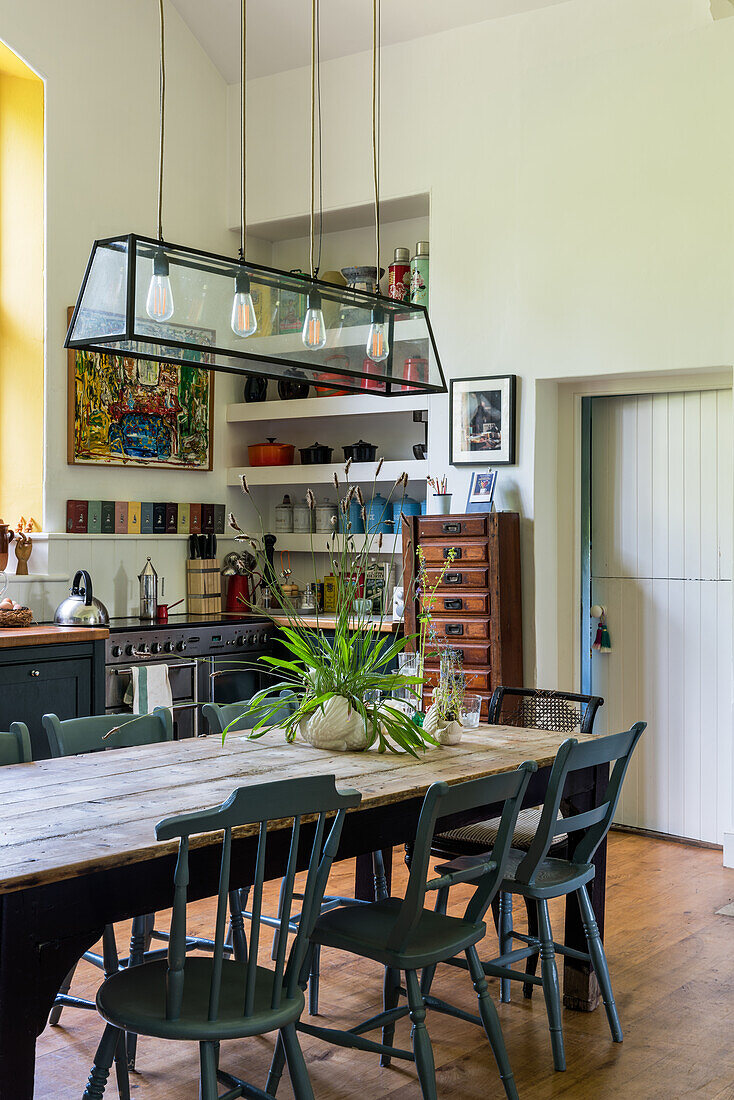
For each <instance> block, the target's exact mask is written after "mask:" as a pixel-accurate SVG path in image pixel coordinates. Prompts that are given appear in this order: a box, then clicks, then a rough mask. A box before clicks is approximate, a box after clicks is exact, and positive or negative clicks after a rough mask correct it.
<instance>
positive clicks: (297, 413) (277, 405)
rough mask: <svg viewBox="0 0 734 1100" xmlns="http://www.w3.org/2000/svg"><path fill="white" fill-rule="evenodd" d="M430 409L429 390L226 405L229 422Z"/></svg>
mask: <svg viewBox="0 0 734 1100" xmlns="http://www.w3.org/2000/svg"><path fill="white" fill-rule="evenodd" d="M414 411H416V412H427V411H428V395H427V394H424V393H422V394H409V395H408V396H407V397H381V396H375V395H374V394H371V393H368V392H367V391H364V392H363V393H350V394H339V395H338V396H336V397H308V398H301V399H299V400H297V401H249V402H244V403H241V404H237V405H227V422H228V423H230V424H258V423H263V422H264V423H268V422H270V421H273V420H305V419H308V420H318V419H321V418H325V417H332V416H376V415H379V416H389V415H394V414H395V413H402V414H405V413H412V412H414Z"/></svg>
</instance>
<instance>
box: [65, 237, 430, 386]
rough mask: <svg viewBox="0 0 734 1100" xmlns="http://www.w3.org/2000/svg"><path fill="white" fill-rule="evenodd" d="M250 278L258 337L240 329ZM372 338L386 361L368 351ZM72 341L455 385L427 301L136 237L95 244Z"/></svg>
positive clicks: (225, 363)
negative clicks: (238, 309)
mask: <svg viewBox="0 0 734 1100" xmlns="http://www.w3.org/2000/svg"><path fill="white" fill-rule="evenodd" d="M243 273H245V275H246V279H245V281H244V283H245V286H246V285H247V283H248V281H249V291H250V294H251V295H252V302H253V305H254V311H255V318H256V321H257V328H256V330H255V332H254V333H253V334H252V335H251V336H240V335H237V334H236V333H235V331H234V330H233V327H232V321H233V302H234V297H235V293H236V291H237V290H240V291H241V290H242V288H243V280H242V274H243ZM238 275H239V276H240V279H239V280H237V284H236V283H235V280H236V279H237V276H238ZM166 276H167V281H166ZM151 280H153V285H152V286H151ZM319 299H320V302H319ZM319 305H320V308H321V310H322V313H323V320H324V326H325V330H326V332H325V343H324V346H323V347H306V346H305V344H304V338H306V339H309V338H310V339H311V342H312V343H319V342H320V340H319V339H318V337H319V332H318V331H317V329H314V327H313V324H311V322H309V325H306V328H305V330H304V323H305V322H306V314H307V310H308V309H309V306H311V307H312V308H318V307H319ZM171 309H172V312H171ZM149 310H152V312H153V313H154V314H156V315H157V316H158V317H160V318H161V319H160V320H154V319H152V318H151V316H150V315H149ZM309 317H310V318H311V321H312V320H313V317H312V315H311V314H309ZM317 321H318V318H317ZM375 325H377V326H382V327H381V328H379V327H378V329H377V330H375V327H374V326H375ZM368 342H369V344H370V349H371V350H372V351H373V353H374V354H375V355H376V356H378V355H380V354H382V355H384V358H382V359H381V361H378V362H375V361H374V360H373V359H371V358H370V357H369V356H368V354H367V345H368ZM65 347H67V348H83V349H85V350H87V351H95V352H100V353H102V354H107V355H122V356H126V357H132V358H137V359H152V360H157V361H159V362H164V363H175V364H180V363H182V362H186V363H200V364H201V365H202V366H206V367H208V368H209V369H210V370H216V371H226V372H228V373H230V374H256V375H262V376H264V377H266V378H275V379H278V380H279V379H281V378H287V379H295V380H301V381H306V382H308V383H310V384H312V385H316V386H320V387H324V388H329V389H332V390H333V389H335V388H336V389H338V390H342V391H344V392H355V391H365V390H366V391H369V392H372V393H375V394H379V393H382V394H384V395H385V396H386V397H389V396H396V395H397V396H400V395H402V396H405V395H406V394H408V393H445V392H446V382H445V380H444V376H443V371H442V369H441V363H440V360H439V356H438V350H437V348H436V342H435V340H434V337H433V332H432V329H431V324H430V321H429V319H428V311H427V310H426V308H425V306H417V305H411V304H410V303H409V302H397V301H394V300H393V299H390V298H383V297H381V296H379V295H374V294H367V293H365V292H363V291H359V290H352V289H350V288H348V287H339V286H334V285H332V284H331V283H325V282H322V281H320V280H318V279H315V280H313V279H310V278H309V277H308V276H307V275H300V274H288V273H286V272H283V271H277V270H275V269H274V268H269V267H262V266H260V265H258V264H251V263H247V264H241V263H240V262H239V260H237V259H229V258H227V257H224V256H217V255H215V254H213V253H210V252H201V251H198V250H197V249H193V248H184V247H182V246H179V245H172V244H168V243H164V242H160V241H157V240H155V239H153V238H151V237H140V236H138V235H137V234H135V233H130V234H127V235H126V236H121V237H109V238H106V239H104V240H99V241H95V242H94V246H93V248H92V254H91V256H90V259H89V263H88V265H87V270H86V273H85V275H84V281H83V283H82V287H81V291H80V292H79V298H78V299H77V303H76V306H75V308H74V313H73V316H72V319H71V324H70V326H69V331H68V333H67V336H66V342H65Z"/></svg>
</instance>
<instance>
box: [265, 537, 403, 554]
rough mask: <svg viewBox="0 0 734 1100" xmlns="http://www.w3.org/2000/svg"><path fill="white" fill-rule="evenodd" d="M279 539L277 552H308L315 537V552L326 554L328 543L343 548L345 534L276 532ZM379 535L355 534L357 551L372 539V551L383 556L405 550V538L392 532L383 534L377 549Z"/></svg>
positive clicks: (337, 550)
mask: <svg viewBox="0 0 734 1100" xmlns="http://www.w3.org/2000/svg"><path fill="white" fill-rule="evenodd" d="M275 537H276V539H277V541H276V543H275V552H276V554H277V553H278V551H279V550H292V551H293V552H294V553H307V554H309V553H310V552H311V545H312V544H311V539H312V538H313V551H314V553H315V554H326V553H328V551H327V549H326V543H327V542H329V543H331V546H332V549H334V548H336V552H337V553H339V551H340V550H341V546H342V542H343V540H344V536H343V535H340V534H336V535H327V534H325V533H324V532H323V531H315V532H314V534H313V535H302V534H297V535H295V534H284V533H283V532H275ZM379 537H380V536H379V535H374V536H373V535H354V536H353V539H354V547H355V549H356V550H357V551H359V550H361V549H362V548H363V546H364V544H365V542H366V541H367V539H370V540H371V541H372V547H371V551H370V552H371V553H373V554H379V555H380V556H381V557H385V556H391V555H393V554H394V555H395V557H396V558H399V557H400V556H401V554H402V552H403V540H402V537H401V536H400V535H398V536H397V538H396V536H395V535H394V534H393V533H392V532H390V533H389V534H388V533H385V534H384V535H383V536H382V549H381V550H378V549H377V543H378V540H379Z"/></svg>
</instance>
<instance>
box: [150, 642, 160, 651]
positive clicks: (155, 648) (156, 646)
mask: <svg viewBox="0 0 734 1100" xmlns="http://www.w3.org/2000/svg"><path fill="white" fill-rule="evenodd" d="M161 648H162V647H161V643H160V642H153V645H152V646H151V647H150V652H151V653H160V651H161Z"/></svg>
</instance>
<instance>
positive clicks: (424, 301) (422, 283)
mask: <svg viewBox="0 0 734 1100" xmlns="http://www.w3.org/2000/svg"><path fill="white" fill-rule="evenodd" d="M429 270H430V257H429V253H428V241H418V243H417V244H416V246H415V256H414V257H413V259H412V260H411V261H410V300H411V302H412V303H413V305H416V306H426V308H428V275H429Z"/></svg>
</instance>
